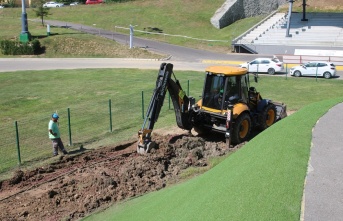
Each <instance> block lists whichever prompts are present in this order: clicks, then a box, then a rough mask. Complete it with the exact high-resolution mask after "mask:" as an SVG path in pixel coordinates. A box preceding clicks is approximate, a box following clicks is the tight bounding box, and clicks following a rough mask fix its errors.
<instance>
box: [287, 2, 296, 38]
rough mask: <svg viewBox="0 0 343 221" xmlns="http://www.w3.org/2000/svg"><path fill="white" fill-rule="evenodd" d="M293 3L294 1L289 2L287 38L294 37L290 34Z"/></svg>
mask: <svg viewBox="0 0 343 221" xmlns="http://www.w3.org/2000/svg"><path fill="white" fill-rule="evenodd" d="M293 2H294V0H289V9H288V20H287V30H286V37H292V35H291V34H289V29H290V25H291V14H292V7H293Z"/></svg>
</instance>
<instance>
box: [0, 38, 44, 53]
mask: <svg viewBox="0 0 343 221" xmlns="http://www.w3.org/2000/svg"><path fill="white" fill-rule="evenodd" d="M0 49H1V53H2V54H3V55H36V54H39V53H40V52H41V51H42V47H41V44H40V42H39V40H37V39H34V40H32V41H30V42H27V43H22V42H19V41H11V40H2V41H0Z"/></svg>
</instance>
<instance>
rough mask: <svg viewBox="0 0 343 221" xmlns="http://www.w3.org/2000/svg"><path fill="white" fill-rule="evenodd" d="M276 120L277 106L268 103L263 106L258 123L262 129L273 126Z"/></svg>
mask: <svg viewBox="0 0 343 221" xmlns="http://www.w3.org/2000/svg"><path fill="white" fill-rule="evenodd" d="M275 121H276V107H275V105H274V104H271V103H270V104H268V105H267V106H265V107H264V108H263V110H262V111H261V113H260V114H259V116H258V124H259V126H258V127H259V129H260V130H265V129H267V128H268V127H270V126H272V125H273V124H274V123H275Z"/></svg>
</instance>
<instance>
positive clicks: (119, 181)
mask: <svg viewBox="0 0 343 221" xmlns="http://www.w3.org/2000/svg"><path fill="white" fill-rule="evenodd" d="M160 132H161V133H160V134H158V133H156V132H155V134H154V135H153V140H154V141H155V142H156V144H157V147H158V148H157V149H153V150H152V153H150V154H147V155H144V156H142V155H138V154H137V153H136V147H137V146H136V144H137V141H136V140H134V141H132V142H129V143H126V144H122V145H118V146H114V147H106V148H102V149H98V150H93V151H89V152H84V153H82V154H80V155H74V156H73V155H67V156H60V158H58V160H57V161H56V162H55V163H52V164H50V165H48V166H45V167H40V168H36V169H34V170H31V171H21V170H20V171H17V172H16V173H15V174H14V176H13V177H12V178H11V179H9V180H5V181H2V182H1V183H0V210H1V215H0V220H4V221H5V220H35V221H36V220H49V221H54V220H78V219H80V218H82V217H84V216H86V215H88V214H90V213H92V212H94V211H96V210H99V209H103V208H106V207H108V206H110V205H113V204H114V203H116V202H119V201H122V200H124V199H128V198H130V197H135V196H139V195H142V194H145V193H148V192H151V191H156V190H159V189H161V188H164V187H166V186H167V185H170V184H171V183H175V182H178V181H179V179H180V174H181V172H182V171H183V170H185V169H186V168H188V167H190V166H194V167H206V166H208V159H209V157H212V156H222V155H225V154H227V153H228V152H229V151H234V150H236V149H237V148H238V146H236V147H234V148H227V147H226V144H225V142H224V141H223V140H218V138H216V137H214V136H212V137H211V140H209V138H200V137H196V136H193V135H191V134H186V133H183V134H179V135H175V134H174V135H168V134H164V133H163V131H160ZM177 132H179V131H177ZM241 146H242V145H241Z"/></svg>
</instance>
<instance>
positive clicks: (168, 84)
mask: <svg viewBox="0 0 343 221" xmlns="http://www.w3.org/2000/svg"><path fill="white" fill-rule="evenodd" d="M172 75H173V64H170V63H162V64H161V66H160V69H159V73H158V75H157V80H156V87H155V89H154V92H153V95H152V96H151V99H150V103H149V106H148V109H147V113H146V116H145V119H144V123H143V125H142V128H141V130H140V131H138V138H139V140H138V147H137V151H138V152H139V153H143V152H149V150H150V149H151V147H149V146H150V144H151V133H152V130H153V129H154V126H155V123H156V122H157V119H158V117H159V114H160V112H161V108H162V106H163V103H164V99H165V95H166V92H167V90H168V91H169V94H170V97H171V99H172V102H173V106H174V111H175V117H176V122H177V125H178V127H180V128H182V129H186V130H191V129H192V124H191V122H190V113H189V105H191V104H194V102H195V100H194V98H189V97H188V96H187V95H186V94H185V93H184V91H183V90H182V87H181V85H180V83H179V81H178V80H175V81H174V80H173V79H172V78H171V76H172ZM174 77H175V76H174Z"/></svg>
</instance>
